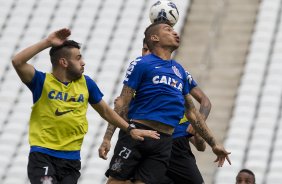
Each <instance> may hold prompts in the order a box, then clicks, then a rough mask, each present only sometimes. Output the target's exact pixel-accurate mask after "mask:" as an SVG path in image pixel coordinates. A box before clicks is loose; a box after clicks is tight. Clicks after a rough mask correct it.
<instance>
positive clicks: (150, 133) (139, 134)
mask: <svg viewBox="0 0 282 184" xmlns="http://www.w3.org/2000/svg"><path fill="white" fill-rule="evenodd" d="M130 135H131V137H132V138H133V139H136V140H139V141H143V140H144V137H150V138H153V139H160V134H159V133H158V132H157V131H154V130H141V129H133V130H131V131H130Z"/></svg>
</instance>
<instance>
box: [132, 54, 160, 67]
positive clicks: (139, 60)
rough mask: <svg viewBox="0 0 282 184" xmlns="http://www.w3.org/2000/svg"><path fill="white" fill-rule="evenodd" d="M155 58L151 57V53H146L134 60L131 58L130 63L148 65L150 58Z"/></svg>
mask: <svg viewBox="0 0 282 184" xmlns="http://www.w3.org/2000/svg"><path fill="white" fill-rule="evenodd" d="M154 59H155V58H154V57H153V55H152V54H148V55H145V56H139V57H137V58H136V59H135V60H133V61H132V62H131V64H133V65H137V64H138V65H143V66H146V65H149V64H150V63H149V62H151V61H152V60H154Z"/></svg>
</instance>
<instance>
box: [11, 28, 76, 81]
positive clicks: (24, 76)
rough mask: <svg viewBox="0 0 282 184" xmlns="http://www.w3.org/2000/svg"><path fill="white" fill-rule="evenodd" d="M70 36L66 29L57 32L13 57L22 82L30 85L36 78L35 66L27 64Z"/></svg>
mask: <svg viewBox="0 0 282 184" xmlns="http://www.w3.org/2000/svg"><path fill="white" fill-rule="evenodd" d="M70 34H71V32H70V30H69V29H66V28H64V29H60V30H57V31H55V32H53V33H51V34H50V35H49V36H48V37H47V38H45V39H43V40H41V41H39V42H38V43H36V44H34V45H31V46H29V47H27V48H25V49H24V50H22V51H20V52H19V53H17V54H16V55H15V56H14V57H13V59H12V63H13V66H14V68H15V70H16V71H17V73H18V75H19V77H20V78H21V80H22V81H23V82H24V83H28V82H30V81H31V80H32V78H33V76H34V73H35V71H34V68H33V66H32V65H30V64H28V63H27V62H28V61H29V60H30V59H31V58H32V57H34V56H35V55H36V54H38V53H39V52H41V51H42V50H44V49H46V48H48V47H51V46H58V45H61V44H63V43H64V41H65V40H66V39H67V38H68V36H70Z"/></svg>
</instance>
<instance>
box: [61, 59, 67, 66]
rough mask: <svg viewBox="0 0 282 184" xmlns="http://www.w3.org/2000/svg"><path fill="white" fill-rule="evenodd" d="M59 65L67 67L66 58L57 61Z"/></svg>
mask: <svg viewBox="0 0 282 184" xmlns="http://www.w3.org/2000/svg"><path fill="white" fill-rule="evenodd" d="M59 64H60V65H61V66H63V67H67V66H68V62H67V60H66V58H60V59H59Z"/></svg>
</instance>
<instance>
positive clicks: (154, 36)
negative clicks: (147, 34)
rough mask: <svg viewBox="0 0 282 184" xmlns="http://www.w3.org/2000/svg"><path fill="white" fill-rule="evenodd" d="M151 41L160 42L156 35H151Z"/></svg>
mask: <svg viewBox="0 0 282 184" xmlns="http://www.w3.org/2000/svg"><path fill="white" fill-rule="evenodd" d="M151 40H152V41H153V42H158V41H160V39H159V37H158V35H152V36H151Z"/></svg>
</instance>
